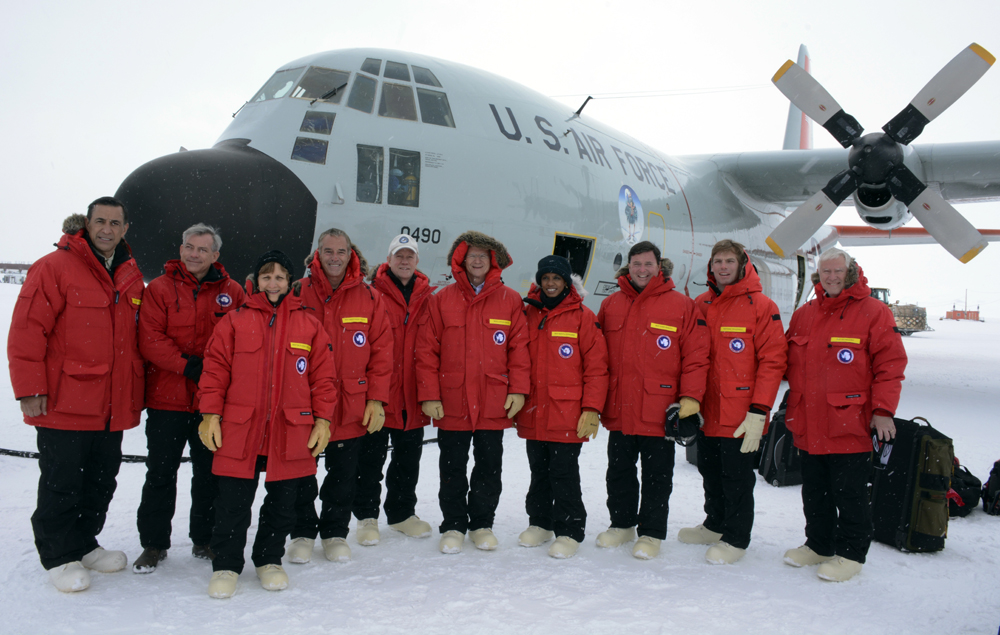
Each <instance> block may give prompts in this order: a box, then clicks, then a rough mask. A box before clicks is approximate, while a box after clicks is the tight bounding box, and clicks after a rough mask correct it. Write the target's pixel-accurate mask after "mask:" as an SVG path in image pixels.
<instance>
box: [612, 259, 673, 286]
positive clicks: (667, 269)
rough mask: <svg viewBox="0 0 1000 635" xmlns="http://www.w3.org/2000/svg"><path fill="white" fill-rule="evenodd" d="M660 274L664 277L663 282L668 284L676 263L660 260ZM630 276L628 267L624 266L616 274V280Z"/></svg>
mask: <svg viewBox="0 0 1000 635" xmlns="http://www.w3.org/2000/svg"><path fill="white" fill-rule="evenodd" d="M660 273H661V274H662V275H663V281H664V282H666V281H667V280H669V279H670V276H672V275H673V273H674V263H673V262H671V261H670V258H660ZM627 275H628V265H625V266H623V267H622V268H621V269H619V270H618V272H617V273H615V278H621V277H622V276H627Z"/></svg>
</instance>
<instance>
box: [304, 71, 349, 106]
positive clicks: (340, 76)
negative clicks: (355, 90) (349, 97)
mask: <svg viewBox="0 0 1000 635" xmlns="http://www.w3.org/2000/svg"><path fill="white" fill-rule="evenodd" d="M350 77H351V74H350V73H348V72H346V71H338V70H334V69H332V68H321V67H319V66H310V67H309V70H307V71H306V74H305V75H303V76H302V79H301V80H299V85H298V86H296V87H295V90H293V91H292V97H297V98H299V99H322V98H324V97H326V98H325V99H324V101H328V102H330V103H333V104H339V103H340V98H341V97H343V95H344V93H345V92H346V91H344V90H339V91H337V93H336V94H334V95H330V93H331V92H333V91H334V90H335V89H336V88H337V87H338V86H343V85H344V84H346V83H347V80H348V79H350Z"/></svg>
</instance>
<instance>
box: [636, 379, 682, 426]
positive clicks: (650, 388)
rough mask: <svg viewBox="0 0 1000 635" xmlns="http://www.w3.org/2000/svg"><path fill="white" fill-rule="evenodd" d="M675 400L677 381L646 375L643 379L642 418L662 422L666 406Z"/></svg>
mask: <svg viewBox="0 0 1000 635" xmlns="http://www.w3.org/2000/svg"><path fill="white" fill-rule="evenodd" d="M675 401H677V382H675V381H673V380H669V379H657V378H655V377H647V378H646V379H644V380H643V394H642V420H643V421H647V422H649V423H659V424H664V423H665V422H666V419H667V408H669V407H670V404H672V403H674V402H675Z"/></svg>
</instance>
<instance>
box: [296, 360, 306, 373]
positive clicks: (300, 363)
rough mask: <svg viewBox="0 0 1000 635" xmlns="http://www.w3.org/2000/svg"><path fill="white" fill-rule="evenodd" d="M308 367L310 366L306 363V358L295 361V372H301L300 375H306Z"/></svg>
mask: <svg viewBox="0 0 1000 635" xmlns="http://www.w3.org/2000/svg"><path fill="white" fill-rule="evenodd" d="M307 366H308V364H307V362H306V358H305V357H300V358H298V359H297V360H295V370H297V371H299V374H300V375H303V374H305V372H306V367H307Z"/></svg>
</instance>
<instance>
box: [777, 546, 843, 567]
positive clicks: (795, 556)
mask: <svg viewBox="0 0 1000 635" xmlns="http://www.w3.org/2000/svg"><path fill="white" fill-rule="evenodd" d="M832 559H833V556H821V555H819V554H818V553H816V552H815V551H813V550H812V549H810V548H809V547H807V546H806V545H802V546H801V547H796V548H795V549H789V550H788V551H786V552H785V557H784V561H785V564H787V565H789V566H792V567H810V566H812V565H814V564H822V563H824V562H826V561H827V560H832Z"/></svg>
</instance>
